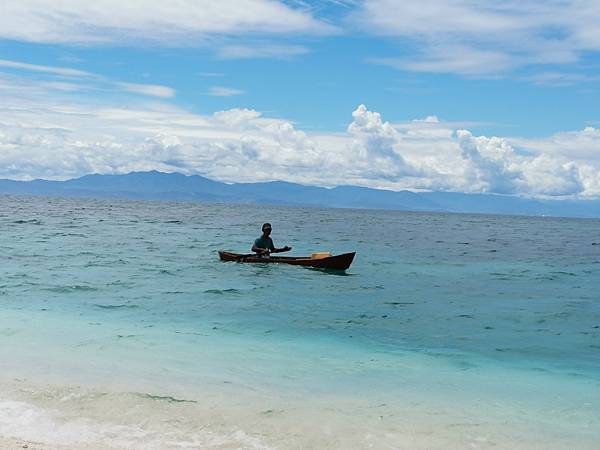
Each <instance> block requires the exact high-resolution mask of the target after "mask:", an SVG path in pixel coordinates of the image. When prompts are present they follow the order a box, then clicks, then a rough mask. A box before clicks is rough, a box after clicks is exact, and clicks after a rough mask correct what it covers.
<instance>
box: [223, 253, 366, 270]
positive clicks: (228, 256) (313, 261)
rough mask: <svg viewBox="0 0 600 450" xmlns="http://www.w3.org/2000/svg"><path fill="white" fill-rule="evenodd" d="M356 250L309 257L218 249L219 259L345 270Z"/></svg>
mask: <svg viewBox="0 0 600 450" xmlns="http://www.w3.org/2000/svg"><path fill="white" fill-rule="evenodd" d="M355 254H356V252H352V253H344V254H342V255H334V256H327V257H325V258H311V257H310V256H269V257H268V258H265V257H260V256H257V255H255V254H249V255H241V254H239V253H231V252H223V251H219V258H220V259H221V261H237V262H244V263H263V264H264V263H283V264H293V265H295V266H308V267H316V268H319V269H331V270H346V269H347V268H348V267H350V264H352V260H353V259H354V255H355Z"/></svg>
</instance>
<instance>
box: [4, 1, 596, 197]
mask: <svg viewBox="0 0 600 450" xmlns="http://www.w3.org/2000/svg"><path fill="white" fill-rule="evenodd" d="M598 17H600V2H599V1H598V0H548V1H532V0H520V1H513V0H506V1H494V0H490V1H480V0H470V1H469V0H419V1H413V0H364V1H360V0H323V1H302V0H287V1H282V0H279V1H278V0H220V1H218V2H217V1H208V0H171V1H169V2H164V1H162V0H144V1H140V0H127V1H116V0H95V1H94V2H80V1H78V0H55V1H53V2H48V1H46V0H6V1H4V2H3V5H2V14H0V178H8V179H17V180H30V179H35V178H44V179H55V180H64V179H68V178H74V177H78V176H82V175H85V174H89V173H107V174H108V173H127V172H130V171H134V170H160V171H164V172H180V173H183V174H187V175H192V174H193V175H202V176H206V177H208V178H211V179H215V180H218V181H225V182H256V181H271V180H284V181H289V182H295V183H301V184H307V185H318V186H325V187H331V186H337V185H359V186H367V187H372V188H382V189H392V190H403V189H409V190H413V191H423V190H433V191H453V192H473V193H475V192H476V193H495V194H505V195H518V196H525V197H534V198H557V199H558V198H583V199H588V198H599V197H600V107H599V106H598V105H600V27H599V26H598V25H597V22H598V21H597V18H598Z"/></svg>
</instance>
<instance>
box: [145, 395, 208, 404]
mask: <svg viewBox="0 0 600 450" xmlns="http://www.w3.org/2000/svg"><path fill="white" fill-rule="evenodd" d="M136 395H137V396H138V397H141V398H146V399H148V400H154V401H158V402H167V403H198V402H197V401H196V400H186V399H182V398H175V397H171V396H170V395H153V394H136Z"/></svg>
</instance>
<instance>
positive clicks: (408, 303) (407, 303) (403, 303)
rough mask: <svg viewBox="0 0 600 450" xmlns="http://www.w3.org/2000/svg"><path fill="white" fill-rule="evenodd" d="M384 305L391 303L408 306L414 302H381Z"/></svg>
mask: <svg viewBox="0 0 600 450" xmlns="http://www.w3.org/2000/svg"><path fill="white" fill-rule="evenodd" d="M383 304H384V305H392V306H408V305H414V304H415V302H383Z"/></svg>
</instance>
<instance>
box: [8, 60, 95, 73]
mask: <svg viewBox="0 0 600 450" xmlns="http://www.w3.org/2000/svg"><path fill="white" fill-rule="evenodd" d="M0 67H6V68H8V69H18V70H27V71H33V72H44V73H50V74H54V75H62V76H66V77H91V76H94V74H91V73H89V72H85V71H83V70H77V69H70V68H67V67H54V66H40V65H37V64H27V63H23V62H18V61H9V60H6V59H0Z"/></svg>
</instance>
